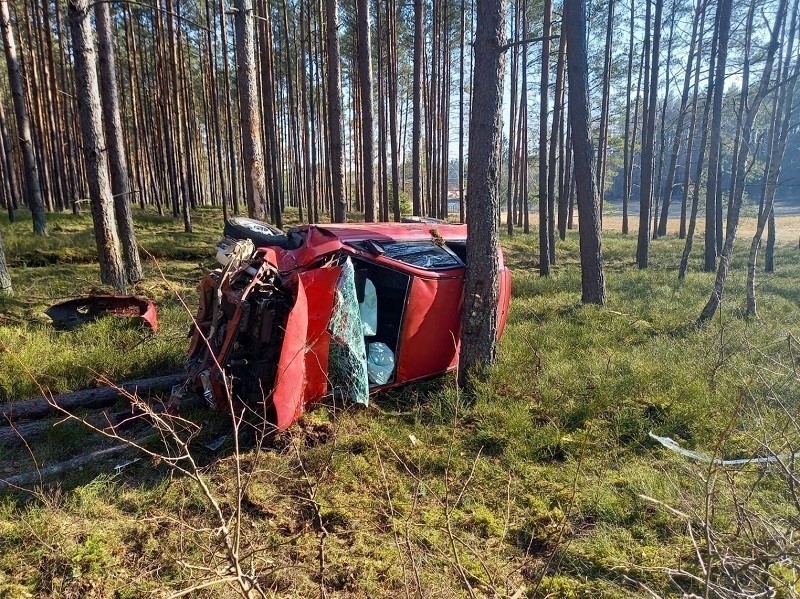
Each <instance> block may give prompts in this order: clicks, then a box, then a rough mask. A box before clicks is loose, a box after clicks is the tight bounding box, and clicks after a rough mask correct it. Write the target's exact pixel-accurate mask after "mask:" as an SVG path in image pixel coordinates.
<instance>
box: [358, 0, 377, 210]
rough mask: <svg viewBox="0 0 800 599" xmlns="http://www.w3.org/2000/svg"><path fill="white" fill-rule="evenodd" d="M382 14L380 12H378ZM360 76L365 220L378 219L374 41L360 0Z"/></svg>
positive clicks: (363, 0) (366, 7)
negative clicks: (374, 117)
mask: <svg viewBox="0 0 800 599" xmlns="http://www.w3.org/2000/svg"><path fill="white" fill-rule="evenodd" d="M376 17H377V18H380V15H376ZM357 20H358V80H359V83H360V84H361V156H362V157H361V160H362V162H363V165H364V220H366V221H367V222H373V221H374V220H375V159H374V148H375V140H374V138H373V135H374V132H373V129H374V127H373V116H372V56H371V51H372V48H371V46H372V44H371V40H370V24H369V2H368V0H358V7H357Z"/></svg>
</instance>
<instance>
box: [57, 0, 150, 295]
mask: <svg viewBox="0 0 800 599" xmlns="http://www.w3.org/2000/svg"><path fill="white" fill-rule="evenodd" d="M45 1H46V0H45ZM94 18H95V23H97V38H98V52H99V58H100V61H99V62H100V92H101V94H102V102H103V126H104V129H105V134H106V138H105V139H106V147H107V148H108V162H109V167H110V174H111V192H112V193H113V194H114V215H115V217H116V220H117V228H118V231H119V237H120V243H121V245H122V256H123V259H124V260H125V276H126V277H127V279H128V282H129V283H135V282H136V281H138V280H139V279H141V278H142V264H141V262H140V261H139V248H138V247H137V246H136V231H134V228H133V216H132V214H131V199H132V198H131V191H132V190H131V186H130V181H129V179H128V164H127V161H126V159H125V149H124V147H123V140H122V135H123V132H122V119H121V118H120V114H119V90H118V89H117V69H116V62H115V59H114V41H113V38H112V33H111V10H110V8H109V4H108V3H107V2H99V3H97V4H95V5H94Z"/></svg>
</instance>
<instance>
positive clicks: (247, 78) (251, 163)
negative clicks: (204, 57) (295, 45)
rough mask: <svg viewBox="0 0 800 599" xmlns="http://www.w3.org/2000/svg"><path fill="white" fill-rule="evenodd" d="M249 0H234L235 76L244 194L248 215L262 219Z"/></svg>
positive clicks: (261, 163)
mask: <svg viewBox="0 0 800 599" xmlns="http://www.w3.org/2000/svg"><path fill="white" fill-rule="evenodd" d="M254 21H255V17H254V15H253V0H236V15H235V16H234V25H235V27H236V79H237V82H238V85H239V110H240V118H241V123H242V156H243V158H244V175H245V181H246V182H247V184H246V187H245V197H246V199H247V213H248V215H249V216H250V218H257V219H259V220H266V218H267V192H266V185H267V184H266V181H265V178H264V150H263V148H264V142H263V140H262V137H261V112H260V110H259V108H260V106H261V99H260V96H259V93H258V73H257V66H256V50H255V35H256V32H255V23H254Z"/></svg>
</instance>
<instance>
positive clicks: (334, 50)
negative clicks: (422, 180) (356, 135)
mask: <svg viewBox="0 0 800 599" xmlns="http://www.w3.org/2000/svg"><path fill="white" fill-rule="evenodd" d="M325 16H326V19H327V28H326V36H327V37H326V43H327V48H328V86H327V87H328V89H327V91H328V147H329V150H330V165H329V170H330V174H331V183H332V185H331V188H332V192H333V222H335V223H343V222H344V221H345V218H346V216H347V203H346V200H345V197H344V158H343V156H342V78H341V75H340V69H341V65H340V58H339V2H338V0H325Z"/></svg>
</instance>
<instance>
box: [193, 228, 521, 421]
mask: <svg viewBox="0 0 800 599" xmlns="http://www.w3.org/2000/svg"><path fill="white" fill-rule="evenodd" d="M466 236H467V229H466V226H465V225H451V224H446V223H437V222H414V223H380V224H339V225H306V226H301V227H296V228H293V229H289V230H288V231H287V232H286V233H285V234H284V233H283V232H282V231H279V230H277V229H274V228H272V227H270V226H269V225H267V224H265V223H261V222H260V221H255V220H252V219H245V218H233V219H230V220H229V221H228V222H227V223H226V226H225V237H223V239H222V240H221V241H220V242H219V244H217V259H218V260H219V262H220V264H221V268H218V269H216V270H214V271H212V272H211V273H209V274H207V275H206V276H205V277H204V278H203V280H202V281H201V283H200V287H199V291H200V306H199V310H198V313H197V317H196V322H195V324H194V332H193V335H192V341H191V345H190V349H189V356H188V368H189V375H190V377H189V383H190V386H191V387H192V388H193V389H194V390H196V391H198V392H199V393H201V394H202V395H203V396H204V397H205V399H206V401H208V403H209V404H210V405H212V406H213V407H217V408H220V409H230V408H231V407H233V405H234V404H243V405H246V406H250V407H251V408H253V409H256V410H258V411H259V412H261V413H263V414H264V415H265V416H266V417H267V418H268V420H269V421H270V422H272V423H273V424H274V425H275V426H277V427H278V428H280V429H282V428H286V427H288V426H289V425H291V424H292V423H293V422H295V421H296V420H297V419H298V418H299V417H300V415H301V414H302V413H303V411H304V409H305V408H306V406H308V405H309V404H311V403H314V402H317V401H319V400H320V399H322V398H324V397H326V396H334V397H342V398H346V399H348V400H350V401H353V402H358V403H367V402H368V400H369V395H370V394H371V393H374V392H376V391H379V390H382V389H387V388H389V387H393V386H396V385H400V384H404V383H408V382H411V381H417V380H420V379H424V378H428V377H432V376H435V375H439V374H442V373H444V372H446V371H448V370H450V369H453V368H455V366H456V364H457V361H458V343H459V332H460V325H461V322H460V321H461V303H462V296H463V291H464V275H465V266H466V264H465V262H466ZM499 259H500V265H501V279H500V305H499V309H500V319H499V323H500V327H499V333H502V330H503V328H504V326H505V322H506V318H507V314H508V307H509V301H510V290H511V284H510V275H509V272H508V269H507V268H506V267H505V266H504V265H503V262H502V259H503V258H502V255H500V257H499Z"/></svg>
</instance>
